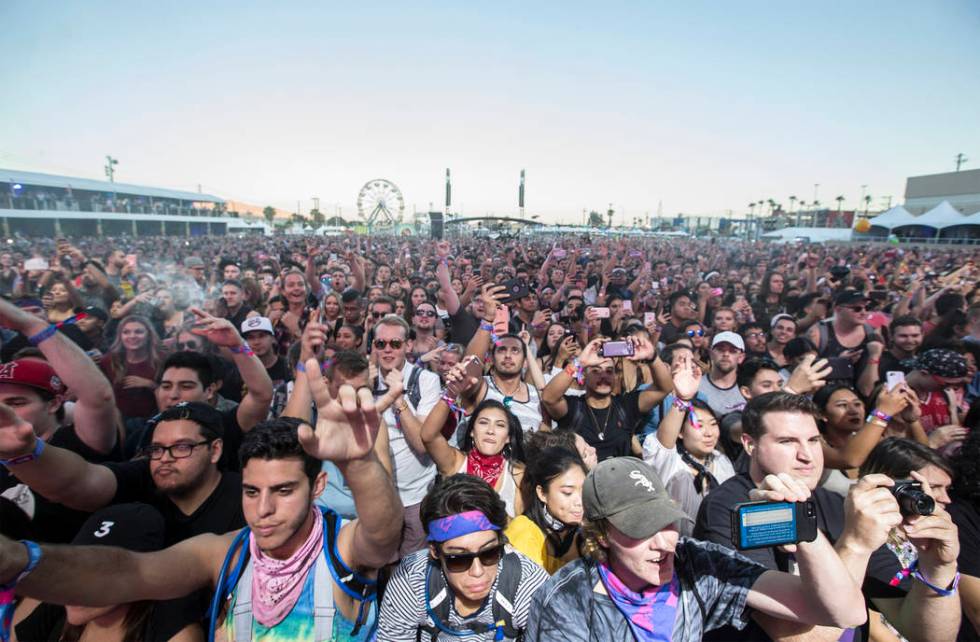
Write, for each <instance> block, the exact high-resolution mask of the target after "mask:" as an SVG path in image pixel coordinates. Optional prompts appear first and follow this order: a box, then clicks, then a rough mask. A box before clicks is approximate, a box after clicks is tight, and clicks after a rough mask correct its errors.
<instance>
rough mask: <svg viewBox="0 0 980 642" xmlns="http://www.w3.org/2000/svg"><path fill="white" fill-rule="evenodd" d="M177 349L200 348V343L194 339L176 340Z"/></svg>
mask: <svg viewBox="0 0 980 642" xmlns="http://www.w3.org/2000/svg"><path fill="white" fill-rule="evenodd" d="M177 349H178V350H200V349H201V344H200V343H198V342H196V341H178V342H177Z"/></svg>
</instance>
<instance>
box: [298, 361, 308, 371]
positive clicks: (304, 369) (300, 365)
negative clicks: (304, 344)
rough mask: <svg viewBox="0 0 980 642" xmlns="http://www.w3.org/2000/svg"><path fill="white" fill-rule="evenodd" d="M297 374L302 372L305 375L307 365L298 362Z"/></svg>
mask: <svg viewBox="0 0 980 642" xmlns="http://www.w3.org/2000/svg"><path fill="white" fill-rule="evenodd" d="M296 372H302V373H304V374H305V373H306V364H305V363H303V362H302V361H297V362H296Z"/></svg>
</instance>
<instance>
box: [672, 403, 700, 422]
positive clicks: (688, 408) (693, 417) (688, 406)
mask: <svg viewBox="0 0 980 642" xmlns="http://www.w3.org/2000/svg"><path fill="white" fill-rule="evenodd" d="M673 405H674V408H677V409H678V410H680V411H681V412H683V413H684V414H686V415H687V418H688V420H689V421H690V422H691V427H692V428H694V429H695V430H701V420H700V419H698V415H697V413H696V412H694V404H692V403H691V402H690V401H684V400H683V399H681V398H680V397H674V404H673Z"/></svg>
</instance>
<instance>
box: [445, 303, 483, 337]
mask: <svg viewBox="0 0 980 642" xmlns="http://www.w3.org/2000/svg"><path fill="white" fill-rule="evenodd" d="M479 328H480V320H479V319H477V318H476V317H475V316H473V315H472V314H470V313H469V311H468V310H467V309H466V308H463V307H461V308H460V309H459V310H457V311H456V314H450V315H449V338H450V340H451V341H452V342H453V343H459V344H462V345H464V346H465V345H466V344H468V343H469V342H470V339H472V338H473V335H474V334H476V331H477V330H478V329H479Z"/></svg>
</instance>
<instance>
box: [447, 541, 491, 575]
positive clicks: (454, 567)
mask: <svg viewBox="0 0 980 642" xmlns="http://www.w3.org/2000/svg"><path fill="white" fill-rule="evenodd" d="M503 554H504V545H503V544H498V545H497V546H494V547H493V548H488V549H486V550H483V551H480V552H479V553H460V554H458V555H447V554H446V553H442V554H441V555H440V557H441V558H442V561H443V563H444V564H445V565H446V570H447V571H449V572H451V573H463V572H465V571H468V570H470V567H472V566H473V560H475V559H476V558H480V565H481V566H496V565H497V564H498V563H499V562H500V557H501V556H502V555H503Z"/></svg>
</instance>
